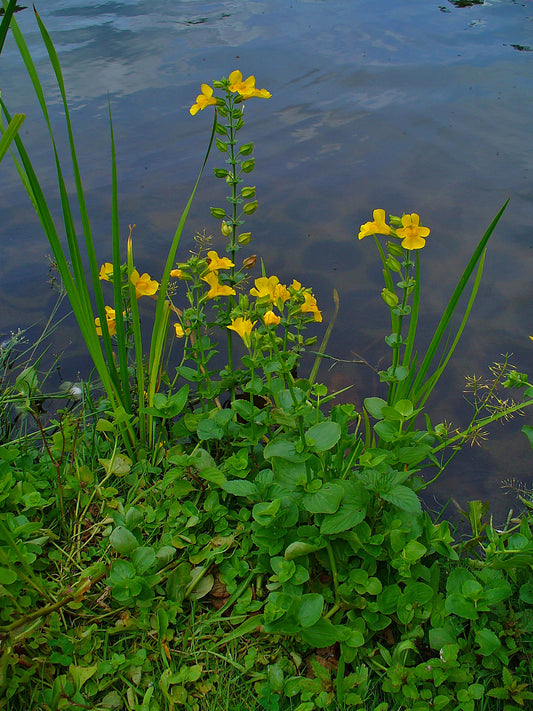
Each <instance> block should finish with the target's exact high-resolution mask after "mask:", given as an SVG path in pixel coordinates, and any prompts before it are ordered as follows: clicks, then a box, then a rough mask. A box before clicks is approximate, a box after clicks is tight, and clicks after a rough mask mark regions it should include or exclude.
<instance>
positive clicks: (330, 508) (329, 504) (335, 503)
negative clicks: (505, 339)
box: [302, 483, 344, 514]
mask: <svg viewBox="0 0 533 711" xmlns="http://www.w3.org/2000/svg"><path fill="white" fill-rule="evenodd" d="M343 494H344V489H343V488H342V486H339V485H338V484H331V483H327V484H324V485H323V486H321V487H320V489H319V490H318V491H317V492H316V493H314V494H306V495H305V496H304V497H303V499H302V505H303V507H304V509H306V510H307V511H309V513H325V514H332V513H335V511H336V510H337V509H338V508H339V504H340V502H341V499H342V497H343Z"/></svg>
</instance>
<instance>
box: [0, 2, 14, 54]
mask: <svg viewBox="0 0 533 711" xmlns="http://www.w3.org/2000/svg"><path fill="white" fill-rule="evenodd" d="M16 4H17V0H9V2H7V3H6V2H4V10H5V12H4V17H3V18H2V22H1V23H0V53H1V52H2V49H3V47H4V42H5V41H6V35H7V31H8V29H9V23H10V22H11V18H12V17H13V13H14V12H15V5H16Z"/></svg>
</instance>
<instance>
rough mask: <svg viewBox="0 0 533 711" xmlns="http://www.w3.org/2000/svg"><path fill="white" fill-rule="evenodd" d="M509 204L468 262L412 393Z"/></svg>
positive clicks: (428, 365) (415, 389) (424, 376)
mask: <svg viewBox="0 0 533 711" xmlns="http://www.w3.org/2000/svg"><path fill="white" fill-rule="evenodd" d="M508 203H509V199H507V200H506V201H505V203H504V204H503V206H502V207H501V208H500V210H499V211H498V214H497V215H496V217H495V218H494V219H493V220H492V222H491V223H490V225H489V227H488V229H487V231H486V232H485V234H484V235H483V237H482V238H481V240H480V241H479V244H478V245H477V247H476V249H475V251H474V253H473V255H472V257H471V258H470V261H469V262H468V264H467V266H466V268H465V270H464V272H463V274H462V276H461V278H460V279H459V282H458V284H457V286H456V287H455V290H454V292H453V294H452V296H451V299H450V301H449V302H448V306H447V307H446V310H445V311H444V313H443V315H442V318H441V320H440V322H439V325H438V326H437V328H436V330H435V333H434V335H433V338H432V339H431V342H430V344H429V346H428V349H427V351H426V354H425V356H424V359H423V361H422V363H421V364H420V368H419V371H418V374H417V376H416V378H415V381H414V383H413V386H412V388H411V392H412V393H416V392H418V391H420V388H421V386H422V383H423V382H424V380H425V379H426V376H427V372H428V370H429V368H430V366H431V363H432V361H433V359H434V357H435V353H436V351H437V349H438V348H439V345H440V343H441V341H442V339H443V337H444V335H445V333H446V330H447V328H448V325H449V323H450V321H451V320H452V318H453V315H454V313H455V310H456V308H457V304H458V302H459V299H460V298H461V295H462V294H463V292H464V290H465V288H466V286H467V284H468V282H469V280H470V277H471V276H472V272H473V271H474V269H475V268H476V266H477V264H478V262H479V261H480V259H481V258H482V254H483V252H484V250H485V247H486V246H487V242H488V241H489V239H490V237H491V235H492V233H493V232H494V229H495V228H496V225H497V224H498V222H499V220H500V218H501V216H502V215H503V213H504V210H505V208H506V207H507V205H508Z"/></svg>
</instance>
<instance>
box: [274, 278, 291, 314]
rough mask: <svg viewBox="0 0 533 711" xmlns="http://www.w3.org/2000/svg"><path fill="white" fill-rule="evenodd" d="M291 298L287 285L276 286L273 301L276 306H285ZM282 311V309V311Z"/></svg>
mask: <svg viewBox="0 0 533 711" xmlns="http://www.w3.org/2000/svg"><path fill="white" fill-rule="evenodd" d="M290 298H291V295H290V293H289V290H288V289H287V287H286V286H285V284H276V286H275V287H274V290H273V291H272V301H273V302H274V303H275V304H276V305H280V304H281V306H283V304H284V303H285V302H286V301H288V300H289V299H290ZM280 310H281V309H280Z"/></svg>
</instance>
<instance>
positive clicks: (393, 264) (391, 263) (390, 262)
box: [385, 257, 402, 273]
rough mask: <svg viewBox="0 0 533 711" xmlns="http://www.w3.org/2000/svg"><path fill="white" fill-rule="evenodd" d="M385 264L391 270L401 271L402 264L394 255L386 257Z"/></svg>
mask: <svg viewBox="0 0 533 711" xmlns="http://www.w3.org/2000/svg"><path fill="white" fill-rule="evenodd" d="M385 264H386V266H387V267H388V268H389V269H390V270H391V272H396V273H400V272H401V271H402V265H401V264H400V262H399V261H398V260H397V259H396V258H395V257H387V261H386V262H385Z"/></svg>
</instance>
